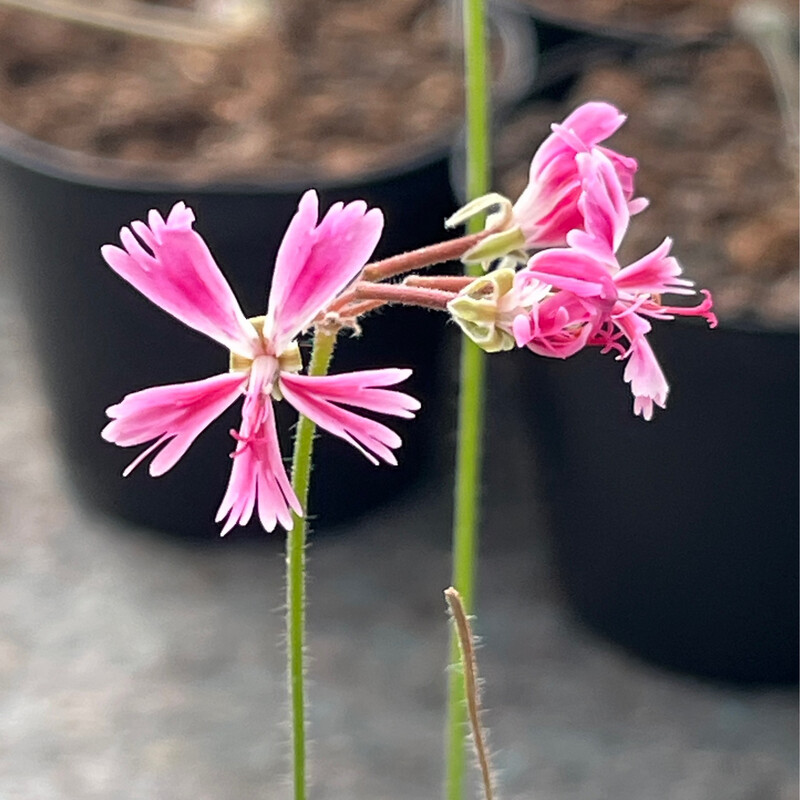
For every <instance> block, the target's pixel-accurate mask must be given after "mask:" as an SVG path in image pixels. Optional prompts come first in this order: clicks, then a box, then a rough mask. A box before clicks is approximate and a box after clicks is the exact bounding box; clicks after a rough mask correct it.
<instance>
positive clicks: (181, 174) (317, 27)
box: [0, 0, 516, 542]
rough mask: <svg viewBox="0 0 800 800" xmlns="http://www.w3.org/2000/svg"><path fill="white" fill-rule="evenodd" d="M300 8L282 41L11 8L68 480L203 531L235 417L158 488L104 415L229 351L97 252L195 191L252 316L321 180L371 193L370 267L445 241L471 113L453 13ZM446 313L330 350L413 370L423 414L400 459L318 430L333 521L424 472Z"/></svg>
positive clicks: (35, 274) (0, 21)
mask: <svg viewBox="0 0 800 800" xmlns="http://www.w3.org/2000/svg"><path fill="white" fill-rule="evenodd" d="M34 5H35V4H34ZM160 5H163V6H167V5H178V4H177V3H173V4H169V3H162V4H160ZM182 5H189V4H186V3H184V4H182ZM274 5H277V4H274ZM286 8H287V9H288V12H287V14H286V16H285V18H284V19H283V20H282V23H281V26H279V27H280V28H281V30H282V32H283V34H284V35H281V36H277V35H276V34H275V33H274V30H275V27H276V26H267V28H265V29H259V30H258V31H255V32H253V31H250V33H249V34H248V35H247V36H245V37H240V38H234V39H231V40H230V41H227V42H226V41H222V42H220V41H213V42H210V43H209V42H208V41H206V40H203V41H202V42H201V43H200V44H198V43H196V42H194V40H192V41H191V43H189V42H183V43H181V42H176V41H161V40H160V39H159V38H157V37H154V36H145V37H143V36H129V35H124V34H123V33H121V32H119V31H115V30H109V29H104V28H102V27H96V26H87V25H78V24H75V23H73V22H68V21H65V20H60V19H53V18H50V17H45V16H40V15H37V14H33V13H29V12H27V11H22V10H19V9H3V8H0V116H1V117H2V123H0V225H2V238H3V242H4V245H5V247H6V256H7V260H6V263H8V264H11V265H13V271H14V273H15V274H16V277H17V278H18V283H19V288H20V294H21V299H22V301H23V303H24V305H25V306H26V309H27V312H28V314H29V317H30V320H31V323H30V328H31V331H32V334H33V336H34V344H35V345H36V347H37V350H38V354H39V359H40V362H41V373H42V377H43V380H44V384H45V387H46V390H47V391H48V393H49V396H50V398H51V403H52V408H53V411H54V415H55V425H56V433H57V435H58V439H59V441H60V444H61V447H62V450H63V452H64V454H65V456H66V467H67V472H68V475H69V477H70V479H71V482H72V483H73V485H74V486H75V487H76V488H77V490H78V492H79V494H80V496H81V497H82V498H83V499H84V500H87V501H88V502H89V503H90V504H91V505H93V506H95V507H97V508H99V509H101V510H103V511H106V512H110V513H113V514H116V515H119V516H121V517H123V518H125V519H127V520H130V521H133V522H134V523H137V524H140V525H144V526H147V527H151V528H155V529H158V530H164V531H169V532H172V533H176V534H179V535H182V536H187V537H194V538H198V539H202V540H203V541H209V542H210V541H213V540H214V537H215V535H216V530H217V528H216V526H215V525H214V523H213V516H214V511H215V508H216V506H217V505H218V503H219V500H220V498H221V497H222V494H223V493H224V487H225V483H226V480H227V471H228V464H227V463H226V461H227V459H225V458H224V457H222V455H223V454H224V453H227V452H229V451H230V440H229V436H228V433H227V431H228V429H229V428H230V427H231V424H228V423H230V420H227V419H225V418H223V419H222V420H220V421H218V422H217V423H216V424H215V425H213V426H211V427H210V428H209V429H208V430H207V431H206V433H205V434H204V435H203V436H202V437H200V438H199V439H198V441H197V442H196V443H195V444H194V445H193V447H192V448H191V449H190V451H189V453H188V454H187V456H186V457H185V459H184V461H183V462H182V463H181V465H180V467H179V468H176V469H175V470H173V471H171V472H170V473H168V474H167V475H165V476H163V477H162V478H159V479H158V480H153V479H151V478H149V477H148V476H147V475H146V474H141V475H137V474H136V472H134V473H133V474H132V475H131V476H130V477H129V478H127V479H126V480H124V481H123V480H122V478H121V477H120V473H121V470H122V468H123V467H124V466H125V464H126V463H127V462H128V461H129V460H130V453H127V452H124V451H119V450H118V449H117V448H115V447H113V446H112V445H108V444H106V443H104V442H103V441H102V440H101V439H100V437H99V431H100V429H101V428H102V426H103V423H104V419H105V415H104V410H105V408H106V407H107V406H108V405H110V404H111V403H114V402H117V401H118V400H119V399H121V398H122V396H123V395H124V394H126V393H128V392H131V391H134V390H136V389H139V388H144V387H146V386H151V385H156V384H159V383H165V382H175V381H178V380H191V379H197V378H200V377H202V376H203V375H207V374H210V370H211V369H212V368H213V366H214V365H215V364H217V365H218V366H219V367H220V368H221V369H224V365H223V364H222V363H220V353H219V350H218V348H217V347H216V346H215V345H214V344H213V343H210V342H208V341H206V340H205V339H204V338H203V337H200V336H199V335H197V334H195V333H194V332H193V331H190V330H188V329H184V328H182V327H181V326H180V325H179V324H177V323H175V322H174V321H173V320H170V319H166V318H165V316H164V315H163V314H162V313H160V312H159V310H158V309H156V308H155V307H154V306H152V305H150V304H148V303H147V302H146V301H144V300H143V299H142V298H141V297H139V296H137V295H136V293H135V292H132V291H131V290H130V289H129V287H127V286H125V285H124V283H123V282H122V281H120V280H119V279H118V278H116V276H114V275H113V274H112V273H111V271H110V270H109V269H108V268H106V267H105V266H104V265H103V263H102V260H101V258H100V256H99V247H100V245H102V244H104V243H107V242H114V241H116V239H117V235H118V231H119V228H120V227H121V225H123V224H127V223H128V222H129V221H130V220H132V219H140V218H142V216H143V215H144V214H145V213H146V212H147V210H148V209H150V208H158V209H159V210H160V211H162V212H165V211H168V210H169V208H170V207H171V206H172V204H173V203H175V202H176V201H178V200H184V201H186V202H187V203H188V204H189V205H191V206H192V207H194V209H195V211H196V213H197V220H198V222H197V229H198V230H199V231H200V232H201V233H202V235H203V236H204V238H205V239H206V241H207V242H208V243H209V246H210V248H211V249H212V252H214V254H215V257H216V258H217V259H218V261H219V263H220V264H221V266H222V268H223V269H224V270H225V272H226V275H227V277H228V279H229V281H230V282H231V285H232V286H233V289H234V291H235V292H236V295H237V297H238V298H239V300H240V302H241V304H242V307H243V309H244V311H245V313H246V314H249V315H255V314H258V313H262V310H263V305H264V300H265V297H266V294H265V292H266V291H267V288H268V286H269V280H270V265H271V264H272V262H273V260H274V256H275V253H276V250H277V247H278V244H279V242H280V239H281V237H282V235H283V232H284V230H285V228H286V225H287V224H288V221H289V219H290V218H291V216H292V214H293V213H294V210H295V208H296V205H297V201H298V199H299V197H300V194H301V193H302V192H303V191H304V190H305V189H306V188H309V187H312V186H313V187H315V188H317V190H318V191H319V193H320V199H321V204H322V206H323V207H326V206H328V205H330V204H331V203H333V202H335V201H338V200H343V201H347V200H349V199H353V198H357V197H358V198H363V199H364V200H366V201H367V202H368V203H369V204H370V205H374V206H379V207H380V208H382V209H383V211H384V214H385V216H386V220H387V224H386V231H385V234H384V238H383V239H382V241H381V243H380V245H379V250H378V252H377V253H376V257H381V256H384V255H390V254H394V253H397V252H401V251H403V250H407V249H412V248H414V247H418V246H422V245H424V244H427V243H430V242H432V241H435V240H437V239H440V238H441V231H442V220H443V219H444V218H445V217H446V216H448V214H450V213H451V212H452V209H453V207H454V201H453V198H452V195H451V190H450V187H449V182H448V170H447V155H448V151H449V145H450V142H451V140H452V137H453V134H454V131H456V130H457V129H458V127H459V124H460V119H461V107H460V103H461V99H460V98H461V95H462V89H461V78H460V71H461V61H460V57H459V55H458V53H455V52H453V48H452V46H451V37H450V33H449V31H450V22H449V17H448V15H447V14H446V13H444V10H443V8H442V7H441V5H440V4H439V3H431V2H425V1H424V0H400V2H398V1H397V0H392V2H379V3H375V2H364V0H337V2H327V3H309V2H306V3H301V4H295V5H294V6H291V4H287V6H286ZM161 10H166V9H161ZM169 11H170V13H171V12H173V11H179V9H174V8H171V9H169ZM180 11H183V9H181V10H180ZM301 11H303V13H305V14H306V15H308V14H312V18H313V23H314V24H309V23H308V17H307V16H306V18H305V22H306V24H305V25H301V24H300V23H301V22H303V18H302V16H298V15H299V14H300V12H301ZM312 12H313V13H312ZM143 19H145V21H146V20H147V19H148V14H147V13H144V14H143ZM170 19H172V17H170ZM176 19H177V17H176ZM180 22H181V24H182V25H183V24H184V20H183V19H181V20H180ZM145 28H147V26H146V25H145ZM185 30H187V28H186V27H185V26H184V32H185ZM159 31H161V32H163V30H162V29H161V28H159V29H158V30H157V31H156V33H158V32H159ZM150 33H152V30H151V31H150ZM190 34H191V31H190V32H189V34H187V37H188V38H189V39H191V35H190ZM223 39H224V37H223ZM506 58H509V59H511V58H512V56H510V55H509V54H508V53H506ZM503 88H504V90H505V91H506V92H508V93H511V94H513V93H514V92H515V91H516V90H515V89H514V87H513V85H510V84H508V83H505V84H503ZM438 323H439V320H438V319H436V318H435V317H434V315H432V314H426V313H424V312H420V313H418V314H416V315H414V314H413V313H411V312H405V313H404V314H403V315H402V318H401V317H400V316H399V315H394V314H392V313H391V312H387V313H385V314H383V315H379V316H375V317H373V318H369V319H367V320H366V321H365V324H364V340H363V342H362V341H355V340H352V341H348V340H345V341H342V343H341V345H340V347H339V348H338V349H337V354H336V363H335V368H336V369H339V370H345V369H354V368H369V367H380V366H390V365H391V366H409V367H413V369H414V376H413V377H412V379H411V380H410V381H409V384H408V386H409V388H408V391H409V392H411V393H413V394H415V395H416V396H418V397H420V398H421V399H422V401H423V404H424V406H427V408H428V410H427V412H426V413H424V414H422V415H421V416H420V417H419V418H418V419H417V420H416V421H415V423H414V424H413V425H408V426H407V427H406V428H404V429H403V428H400V429H399V430H400V432H401V435H403V437H404V440H405V445H404V449H403V454H402V458H401V463H400V466H399V467H397V468H395V469H377V468H373V467H372V466H371V465H369V464H368V463H367V462H366V461H362V460H360V457H359V456H358V454H355V457H353V455H354V453H353V452H350V448H348V447H346V446H340V445H341V443H339V442H331V441H327V440H326V439H324V438H323V439H320V441H319V445H318V450H317V454H316V469H315V480H314V489H313V492H312V498H311V508H312V509H313V510H314V511H315V512H316V513H318V514H319V521H320V523H324V524H329V523H335V522H339V521H342V520H343V519H345V518H347V517H349V516H352V515H354V514H359V513H364V512H366V511H368V510H369V509H370V508H372V507H374V506H376V505H377V504H379V503H380V502H383V501H385V500H386V499H388V498H389V497H391V496H394V495H395V494H396V493H397V492H398V491H399V490H400V489H402V488H403V487H405V486H408V485H409V484H410V483H411V482H412V481H413V480H415V479H416V478H417V476H418V475H419V474H420V471H421V469H422V467H423V464H424V461H425V455H426V450H427V447H428V443H429V442H431V441H433V439H434V437H433V436H432V432H431V429H430V427H426V425H430V424H431V423H432V419H433V413H432V411H433V409H432V406H433V405H434V404H435V398H436V384H437V368H438V367H437V350H438V343H439V341H440V338H441V326H440V325H439V324H438ZM290 423H291V420H287V419H285V418H284V419H279V428H280V429H281V430H282V431H283V432H284V433H286V432H287V431H288V430H289V428H290ZM284 444H287V443H286V442H284ZM353 485H358V486H359V492H358V493H356V494H354V493H353V492H352V486H353Z"/></svg>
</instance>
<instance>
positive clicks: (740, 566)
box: [525, 323, 798, 684]
mask: <svg viewBox="0 0 800 800" xmlns="http://www.w3.org/2000/svg"><path fill="white" fill-rule="evenodd" d="M652 339H653V345H654V348H655V350H656V352H657V354H658V356H659V359H660V360H661V362H662V365H663V367H664V369H665V371H666V374H667V376H668V379H669V380H670V383H671V384H672V387H673V390H672V393H671V395H670V398H669V407H668V408H667V409H666V410H665V411H661V412H660V413H658V410H657V414H656V417H655V419H654V420H653V421H652V422H649V423H647V422H644V421H642V420H639V419H635V418H634V417H633V415H632V413H631V405H632V403H631V399H630V397H629V394H628V387H627V385H625V384H624V383H623V382H622V380H621V368H620V365H619V364H615V362H614V361H613V360H612V359H611V358H610V357H609V356H601V355H600V354H599V353H597V352H585V353H582V354H580V355H579V356H577V357H575V358H574V359H570V360H568V361H565V362H555V361H551V360H546V359H540V360H539V361H538V362H537V363H536V365H535V369H532V370H529V371H528V373H527V374H528V375H529V378H530V379H529V380H528V381H527V382H526V383H525V391H526V396H527V399H528V401H529V402H530V404H531V414H530V416H529V419H531V420H533V421H534V434H535V442H536V446H537V448H538V451H539V458H540V461H541V472H542V474H543V476H544V478H543V480H544V481H545V482H546V489H547V493H548V500H549V505H550V513H551V518H552V528H553V538H554V543H553V546H554V552H555V557H556V561H557V567H558V570H559V572H560V576H561V581H562V582H563V585H564V587H565V589H566V593H567V595H568V597H569V600H570V601H571V603H572V605H573V607H574V609H575V610H576V612H577V613H578V614H579V616H580V617H581V618H582V619H583V620H584V621H585V622H586V623H587V624H588V625H589V626H590V627H591V628H593V629H595V630H596V631H598V632H600V633H601V634H603V635H605V636H607V637H609V638H610V639H612V640H613V641H615V642H617V643H618V644H620V645H622V646H623V647H625V648H627V649H629V650H630V651H632V652H633V653H635V654H637V655H639V656H641V657H643V658H645V659H648V660H651V661H653V662H655V663H657V664H660V665H662V666H665V667H667V668H670V669H674V670H678V671H682V672H688V673H691V674H694V675H697V676H701V677H705V678H710V679H716V680H722V681H732V682H739V683H751V684H752V683H772V684H788V683H793V682H795V681H796V680H797V671H798V663H797V655H798V606H797V587H798V458H797V456H798V415H797V412H798V335H797V332H791V333H776V332H757V331H747V330H735V329H720V330H716V331H708V330H705V329H703V328H697V327H693V326H691V325H681V324H677V323H672V324H665V325H662V326H658V327H657V329H656V330H655V331H654V333H653V335H652ZM531 358H533V356H531Z"/></svg>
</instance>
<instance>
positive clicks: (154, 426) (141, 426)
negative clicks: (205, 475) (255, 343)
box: [101, 373, 247, 477]
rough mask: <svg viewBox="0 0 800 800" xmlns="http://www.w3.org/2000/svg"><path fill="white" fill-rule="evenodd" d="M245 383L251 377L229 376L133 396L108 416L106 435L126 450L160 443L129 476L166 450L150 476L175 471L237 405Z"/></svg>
mask: <svg viewBox="0 0 800 800" xmlns="http://www.w3.org/2000/svg"><path fill="white" fill-rule="evenodd" d="M246 380H247V376H246V375H242V374H236V373H227V374H225V375H215V376H214V377H212V378H206V379H205V380H201V381H192V382H190V383H173V384H169V385H166V386H154V387H152V388H150V389H143V390H142V391H140V392H134V393H133V394H129V395H127V396H126V397H124V398H123V399H122V401H121V402H119V403H117V404H116V405H113V406H111V407H110V408H108V409H107V410H106V414H108V416H109V417H111V422H109V423H108V424H107V425H106V426H105V428H103V431H102V434H101V435H102V437H103V438H104V439H105V440H106V441H108V442H113V443H114V444H117V445H120V446H121V447H130V446H132V445H137V444H145V443H146V442H153V440H155V441H154V442H153V444H152V445H151V446H150V447H149V448H148V449H147V450H145V452H144V453H142V454H141V455H140V456H139V457H138V458H137V459H135V460H134V461H133V463H132V464H131V465H130V466H129V467H128V469H127V470H126V471H125V474H126V475H127V474H129V473H130V471H131V470H133V469H134V468H135V467H136V466H137V465H138V464H139V463H141V461H142V460H143V459H144V458H145V457H146V456H147V455H149V454H150V453H151V452H153V451H154V450H156V449H158V448H159V447H161V450H160V451H159V453H158V454H157V455H156V457H155V458H154V459H153V461H152V462H151V464H150V474H151V475H153V476H154V477H157V476H159V475H163V474H164V473H165V472H167V471H168V470H170V469H172V467H173V466H175V464H176V463H177V461H178V460H179V459H180V458H181V457H182V456H183V454H184V453H185V452H186V451H187V450H188V449H189V447H190V446H191V444H192V442H193V441H194V440H195V439H196V438H197V437H198V436H199V434H200V433H201V432H202V431H203V430H204V429H205V428H206V427H207V426H208V425H209V424H210V423H211V422H213V421H214V420H215V419H216V418H217V417H218V416H219V415H220V414H221V413H222V412H223V411H224V410H225V409H226V408H227V407H228V406H229V405H231V403H233V402H234V400H236V398H237V397H238V396H239V395H240V394H241V393H242V391H243V390H244V386H245V383H246Z"/></svg>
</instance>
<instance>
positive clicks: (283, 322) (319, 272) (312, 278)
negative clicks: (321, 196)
mask: <svg viewBox="0 0 800 800" xmlns="http://www.w3.org/2000/svg"><path fill="white" fill-rule="evenodd" d="M318 214H319V200H318V198H317V193H316V192H315V191H313V190H309V191H307V192H306V193H305V194H304V195H303V197H302V198H301V199H300V203H299V205H298V209H297V213H296V214H295V216H294V218H293V219H292V221H291V222H290V223H289V227H288V229H287V230H286V234H285V235H284V237H283V241H282V242H281V246H280V248H279V250H278V256H277V259H276V261H275V272H274V275H273V278H272V289H271V291H270V295H269V302H268V304H267V321H266V323H265V325H264V335H265V336H266V337H267V338H269V339H270V340H271V341H272V344H273V347H274V349H275V351H276V352H278V353H279V352H281V351H282V350H283V349H285V347H286V346H287V345H288V344H289V343H290V342H291V341H292V339H294V337H295V336H297V335H298V334H299V333H300V332H301V331H303V330H305V329H306V328H307V327H308V326H309V325H310V324H311V322H312V321H313V319H314V317H316V316H317V314H319V312H320V311H322V310H323V309H324V308H326V307H327V306H328V305H329V304H330V303H331V302H332V301H333V300H334V298H335V297H336V296H337V295H338V294H339V293H340V292H341V291H342V290H343V289H344V288H345V287H346V286H347V285H348V284H349V283H350V282H351V281H352V280H353V279H354V278H355V277H356V276H357V275H358V274H359V273H360V272H361V270H362V268H363V267H364V265H365V264H366V263H367V260H368V259H369V257H370V256H371V255H372V252H373V250H374V249H375V246H376V245H377V243H378V239H380V236H381V232H382V230H383V214H382V213H381V212H380V210H379V209H377V208H373V209H371V210H367V204H366V203H364V202H363V201H361V200H356V201H354V202H352V203H348V204H347V205H343V204H342V203H336V204H335V205H333V206H331V208H330V209H329V210H328V213H327V214H326V215H325V217H324V218H323V219H322V221H321V222H320V223H319V225H317V219H318Z"/></svg>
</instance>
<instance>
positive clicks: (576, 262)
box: [518, 248, 617, 302]
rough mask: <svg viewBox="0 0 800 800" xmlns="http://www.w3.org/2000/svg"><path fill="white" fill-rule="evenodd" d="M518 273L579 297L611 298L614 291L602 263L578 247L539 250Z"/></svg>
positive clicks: (610, 299) (615, 291)
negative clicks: (575, 248) (576, 248)
mask: <svg viewBox="0 0 800 800" xmlns="http://www.w3.org/2000/svg"><path fill="white" fill-rule="evenodd" d="M518 274H520V275H529V276H531V277H532V278H535V279H536V280H540V281H542V282H544V283H549V284H550V285H551V286H555V287H557V288H559V289H563V290H566V291H569V292H572V293H573V294H576V295H578V296H580V297H596V298H597V299H598V300H604V301H612V302H613V300H614V299H615V298H616V295H617V289H616V287H615V285H614V280H613V277H612V275H611V273H610V272H609V271H608V270H607V269H606V267H605V265H604V264H603V263H602V262H600V261H598V260H597V259H595V258H592V257H591V255H589V254H588V253H584V252H581V251H580V250H572V249H567V248H552V249H549V250H542V251H540V252H538V253H536V254H535V255H534V256H533V257H532V258H531V259H530V260H529V261H528V265H527V267H524V268H523V269H522V270H520V273H518Z"/></svg>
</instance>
